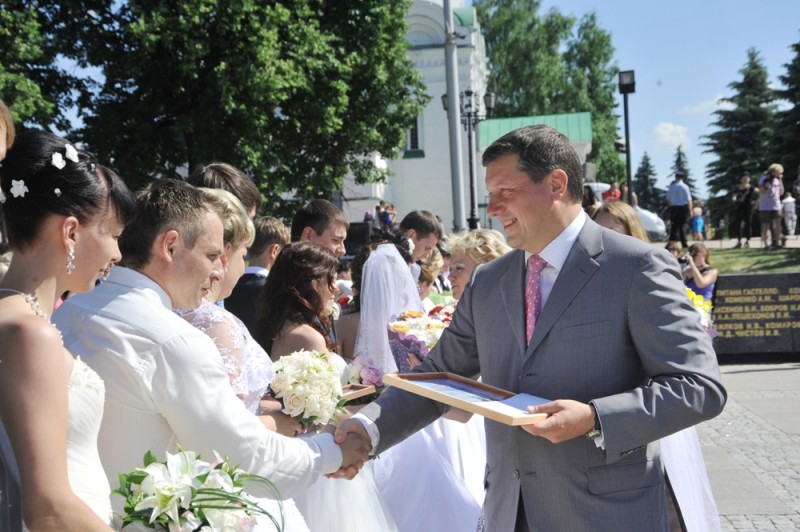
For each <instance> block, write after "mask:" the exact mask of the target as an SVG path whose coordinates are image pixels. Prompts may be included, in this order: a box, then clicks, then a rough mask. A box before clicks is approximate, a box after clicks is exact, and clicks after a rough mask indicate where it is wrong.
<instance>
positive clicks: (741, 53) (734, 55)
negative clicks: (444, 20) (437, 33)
mask: <svg viewBox="0 0 800 532" xmlns="http://www.w3.org/2000/svg"><path fill="white" fill-rule="evenodd" d="M469 3H470V2H469V1H467V4H469ZM554 7H555V8H558V10H559V11H561V12H562V13H564V14H567V15H572V16H575V17H576V18H580V17H581V16H582V15H584V14H586V13H589V12H592V11H594V12H595V13H597V17H598V22H599V24H600V26H601V27H602V28H604V29H605V30H607V31H609V32H610V33H611V38H612V42H613V43H614V47H615V48H616V55H615V57H616V61H617V64H618V66H619V67H620V69H621V70H634V71H635V74H636V93H634V94H631V95H629V96H628V108H629V113H630V118H629V120H630V127H631V149H632V151H631V156H632V158H631V166H632V171H633V172H634V173H635V172H636V168H637V167H638V166H639V163H640V162H641V160H642V155H643V154H644V153H645V152H647V154H648V155H649V156H650V158H651V159H652V161H653V164H654V166H655V168H656V171H657V172H658V184H659V186H663V187H666V185H667V184H668V183H669V181H671V177H670V176H669V174H670V168H671V166H672V162H673V159H674V156H675V149H676V147H677V146H678V145H679V144H680V145H681V146H682V147H683V150H684V151H685V152H686V155H687V158H688V161H689V173H690V174H691V177H692V178H693V179H694V180H695V182H696V183H697V186H698V189H700V190H701V191H705V168H706V165H707V164H709V163H710V162H711V161H712V160H714V157H713V156H711V155H710V154H703V153H702V151H703V147H702V146H701V145H700V142H702V138H701V137H703V136H704V135H707V134H709V133H711V132H712V131H713V128H711V127H710V124H711V123H712V122H713V120H714V117H713V115H712V113H713V112H714V110H715V109H717V105H718V104H717V100H718V98H720V97H723V96H731V95H732V94H733V93H732V91H731V90H730V89H729V88H728V87H727V85H728V84H729V83H731V82H733V81H738V80H740V79H741V74H739V70H740V69H741V68H742V67H743V66H744V64H745V62H746V60H747V49H748V48H750V47H754V48H756V49H757V50H758V51H759V53H760V54H761V58H762V59H763V61H764V65H765V66H766V68H767V72H768V74H769V79H770V82H771V83H772V84H773V85H775V86H779V80H778V76H779V75H782V74H784V73H785V67H784V66H783V65H785V64H786V63H788V62H790V61H791V60H792V58H793V54H792V51H791V49H790V47H791V45H792V44H794V43H797V42H799V41H800V0H761V1H751V0H724V1H723V0H699V1H698V0H670V1H658V2H655V1H647V0H644V1H639V2H636V1H630V0H627V1H626V0H558V1H555V0H544V1H543V2H542V9H541V11H540V14H543V13H546V12H547V11H548V10H550V9H551V8H554ZM617 97H618V101H619V114H620V121H619V128H620V129H619V131H620V136H624V133H623V132H624V130H623V127H624V122H623V120H622V118H621V115H622V96H621V95H618V96H617ZM763 170H764V169H763V168H753V169H751V173H756V172H760V171H763Z"/></svg>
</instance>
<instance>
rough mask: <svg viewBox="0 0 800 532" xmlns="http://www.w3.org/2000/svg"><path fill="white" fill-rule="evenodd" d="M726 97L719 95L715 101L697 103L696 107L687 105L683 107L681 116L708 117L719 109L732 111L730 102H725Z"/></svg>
mask: <svg viewBox="0 0 800 532" xmlns="http://www.w3.org/2000/svg"><path fill="white" fill-rule="evenodd" d="M724 98H725V97H724V96H722V95H718V96H717V97H716V98H714V99H713V100H708V101H705V102H700V103H696V104H694V105H685V106H683V107H681V109H680V111H679V112H680V114H682V115H684V116H685V115H708V114H711V113H713V112H714V111H716V110H717V109H732V108H733V105H731V103H730V102H724V101H723V99H724Z"/></svg>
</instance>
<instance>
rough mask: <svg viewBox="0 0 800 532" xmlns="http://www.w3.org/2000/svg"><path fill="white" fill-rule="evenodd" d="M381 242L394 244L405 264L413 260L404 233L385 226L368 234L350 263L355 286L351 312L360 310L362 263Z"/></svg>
mask: <svg viewBox="0 0 800 532" xmlns="http://www.w3.org/2000/svg"><path fill="white" fill-rule="evenodd" d="M381 244H394V247H395V248H397V251H398V253H400V256H401V257H403V260H404V261H406V264H411V263H412V262H413V259H412V258H411V243H410V241H409V239H408V237H407V236H406V235H405V233H403V232H400V231H393V230H392V229H389V228H385V227H384V228H381V229H380V230H378V231H374V232H373V233H372V235H371V236H370V241H369V244H367V245H366V246H364V247H363V248H361V251H359V252H358V255H356V258H354V259H353V264H352V265H351V269H352V271H351V273H350V276H351V278H352V279H353V287H354V288H355V289H354V290H353V303H352V311H351V312H360V311H361V279H362V277H363V275H364V264H366V262H367V259H368V258H369V256H370V255H371V254H372V252H373V251H375V250H376V249H378V246H380V245H381Z"/></svg>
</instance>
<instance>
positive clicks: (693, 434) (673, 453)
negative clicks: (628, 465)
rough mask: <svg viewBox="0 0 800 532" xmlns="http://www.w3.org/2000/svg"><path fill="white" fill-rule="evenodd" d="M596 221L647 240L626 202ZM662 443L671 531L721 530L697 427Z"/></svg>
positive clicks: (602, 211) (607, 208) (606, 206)
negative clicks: (667, 485) (668, 495)
mask: <svg viewBox="0 0 800 532" xmlns="http://www.w3.org/2000/svg"><path fill="white" fill-rule="evenodd" d="M594 220H595V222H597V223H598V224H599V225H602V226H603V227H606V228H608V229H611V230H612V231H616V232H618V233H622V234H623V235H628V236H632V237H634V238H638V239H639V240H644V241H645V242H647V241H648V239H647V233H646V232H645V230H644V228H643V227H642V224H641V222H640V221H639V217H638V216H637V214H636V211H634V210H633V209H632V208H631V207H630V206H628V205H626V204H624V203H607V204H603V206H602V207H601V208H600V209H599V210H598V211H597V213H596V214H595V218H594ZM695 246H702V244H693V245H692V248H694V247H695ZM676 259H677V257H676ZM697 319H698V320H699V319H700V317H699V315H698V318H697ZM660 444H661V459H662V461H663V462H664V468H665V469H666V471H667V480H668V481H669V486H670V491H671V494H672V497H669V500H668V501H667V503H668V508H669V518H670V522H669V524H670V530H671V531H675V532H677V531H681V530H691V531H695V530H696V531H700V532H704V531H709V532H711V531H714V532H715V531H718V530H720V523H719V513H718V512H717V503H716V501H715V500H714V494H713V493H712V492H711V484H710V482H709V481H708V473H707V472H706V464H705V461H704V460H703V453H702V451H701V449H700V439H699V438H698V437H697V430H696V429H695V428H694V427H689V428H688V429H683V430H681V431H678V432H676V433H674V434H671V435H669V436H667V437H666V438H661V442H660Z"/></svg>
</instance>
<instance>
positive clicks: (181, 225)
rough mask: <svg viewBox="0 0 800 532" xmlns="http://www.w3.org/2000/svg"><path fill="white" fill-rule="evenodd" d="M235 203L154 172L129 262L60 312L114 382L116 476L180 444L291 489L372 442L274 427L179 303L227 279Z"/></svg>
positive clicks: (361, 454) (112, 463)
mask: <svg viewBox="0 0 800 532" xmlns="http://www.w3.org/2000/svg"><path fill="white" fill-rule="evenodd" d="M226 208H227V207H226V206H225V203H224V202H221V201H220V200H219V199H218V198H217V197H216V196H214V195H212V194H207V193H205V192H203V190H202V189H199V188H195V187H193V186H192V185H189V184H187V183H184V182H182V181H177V180H169V179H163V180H159V181H155V182H153V183H151V184H150V185H149V186H148V187H147V188H146V189H145V190H144V191H142V192H140V193H139V194H138V196H137V210H136V214H135V217H134V219H133V221H131V223H130V224H128V225H127V226H126V229H125V231H124V232H123V234H122V237H121V238H120V242H119V245H120V251H121V252H122V261H121V262H120V264H121V266H117V267H116V268H114V270H113V271H112V272H111V275H110V276H109V279H108V281H106V282H105V283H102V284H101V285H100V286H98V287H96V288H95V289H94V290H93V291H91V292H89V293H87V294H80V295H76V296H73V297H71V298H69V299H68V300H67V301H66V302H65V303H64V304H63V305H61V307H60V308H59V309H58V311H57V312H56V313H55V314H54V315H53V321H54V323H55V324H56V325H57V326H58V328H59V329H60V330H61V332H62V334H63V337H64V345H65V347H67V348H68V349H69V350H70V352H72V353H73V354H75V355H76V356H80V357H81V358H82V359H83V360H84V361H85V362H86V363H87V364H89V366H91V367H92V369H94V370H95V371H96V372H97V373H98V374H99V375H100V377H102V379H103V381H104V382H105V388H106V404H105V413H104V417H103V424H102V426H101V429H100V435H99V438H98V444H99V445H98V446H99V450H100V457H101V459H102V461H103V466H104V468H105V471H106V474H107V475H108V476H109V478H110V480H111V482H112V484H113V483H116V482H117V474H119V473H124V472H128V471H132V470H133V469H134V468H135V467H140V466H141V465H142V462H141V460H142V456H143V455H144V453H145V452H147V451H148V450H151V451H153V452H154V453H155V454H156V456H159V457H162V458H163V457H164V455H165V453H166V452H168V451H169V452H176V451H177V446H178V445H181V446H182V447H183V448H184V449H187V450H191V451H195V452H197V453H199V454H202V455H203V456H205V457H213V456H214V454H213V453H214V451H217V452H219V453H220V454H221V455H223V456H229V457H230V458H231V461H232V462H233V463H235V464H238V465H239V466H240V467H241V468H242V469H244V470H246V471H248V472H249V473H254V474H259V475H262V476H265V477H267V478H268V479H269V480H270V481H272V482H273V483H274V484H275V486H276V487H277V488H278V490H279V492H280V494H281V496H282V497H291V496H292V495H293V494H297V493H301V492H303V491H305V489H306V488H307V487H308V486H310V485H311V484H312V483H313V482H314V481H315V480H316V479H317V478H319V477H320V475H323V474H326V473H330V472H332V471H335V470H337V469H338V468H339V466H340V465H342V464H345V465H349V466H351V468H350V473H351V474H354V473H355V469H354V468H353V467H352V466H355V467H358V466H359V465H360V464H361V463H362V461H363V460H365V459H366V458H367V452H368V448H369V446H368V445H364V444H363V442H360V441H357V440H356V439H353V440H350V441H348V442H347V444H346V445H343V446H341V447H337V446H336V445H335V444H334V442H333V439H332V438H331V436H330V435H327V434H319V435H315V436H312V437H311V438H294V439H293V438H286V437H284V436H281V435H279V434H277V433H275V432H270V431H269V430H267V429H266V428H265V427H264V425H263V424H262V423H261V421H259V419H258V418H257V417H256V416H254V415H253V414H251V413H250V411H248V410H247V408H246V407H245V405H244V403H243V402H242V401H241V400H240V399H239V398H238V397H237V396H236V394H235V393H234V391H233V388H232V387H231V385H230V381H229V379H228V374H227V372H226V371H225V368H224V366H223V362H222V358H221V357H220V355H219V351H218V349H217V347H216V345H215V344H214V342H213V341H212V340H211V339H210V338H209V337H208V336H207V335H206V334H205V333H204V332H202V331H200V330H199V329H196V328H195V327H193V326H192V325H190V324H189V323H188V322H186V321H185V320H184V319H183V318H180V317H179V316H178V315H176V314H175V313H173V311H172V309H173V308H187V309H192V308H196V307H198V306H199V305H200V302H201V301H202V299H203V298H204V297H205V296H206V294H207V293H208V291H209V290H210V289H211V285H212V283H214V282H218V281H219V279H220V272H221V270H222V262H221V257H222V254H223V249H224V248H223V225H222V218H224V217H225V216H226V214H225V209H226ZM259 495H262V494H259ZM263 495H264V496H270V494H269V493H263ZM116 502H120V501H119V500H117V501H116Z"/></svg>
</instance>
